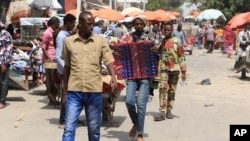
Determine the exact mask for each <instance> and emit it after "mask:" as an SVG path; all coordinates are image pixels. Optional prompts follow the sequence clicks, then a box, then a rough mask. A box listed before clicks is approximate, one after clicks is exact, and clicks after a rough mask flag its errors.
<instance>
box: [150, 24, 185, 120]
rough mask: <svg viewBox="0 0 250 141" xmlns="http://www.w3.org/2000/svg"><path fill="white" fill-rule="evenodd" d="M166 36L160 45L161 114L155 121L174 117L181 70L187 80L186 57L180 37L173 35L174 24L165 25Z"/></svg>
mask: <svg viewBox="0 0 250 141" xmlns="http://www.w3.org/2000/svg"><path fill="white" fill-rule="evenodd" d="M163 30H164V34H165V38H164V40H163V42H162V44H161V46H160V48H159V49H160V52H161V63H160V86H159V87H160V88H159V94H160V95H159V101H160V108H159V110H160V114H159V115H157V116H156V117H154V120H155V121H162V120H165V118H168V119H173V118H174V116H173V114H172V109H173V104H174V101H175V94H176V89H177V84H178V80H179V74H180V72H181V78H182V81H185V80H186V57H185V53H184V50H183V46H182V43H181V41H180V39H179V38H177V37H175V36H172V32H173V24H172V23H166V24H164V25H163Z"/></svg>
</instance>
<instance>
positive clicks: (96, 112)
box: [62, 91, 102, 141]
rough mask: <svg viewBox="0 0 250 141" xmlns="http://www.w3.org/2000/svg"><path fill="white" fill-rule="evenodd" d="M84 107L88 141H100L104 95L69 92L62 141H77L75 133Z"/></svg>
mask: <svg viewBox="0 0 250 141" xmlns="http://www.w3.org/2000/svg"><path fill="white" fill-rule="evenodd" d="M83 106H84V107H85V115H86V120H87V127H88V140H89V141H99V140H100V126H101V112H102V94H101V93H83V92H72V91H68V93H67V99H66V113H65V127H64V133H63V137H62V141H74V140H75V131H76V127H77V123H78V119H79V116H80V114H81V111H82V109H83Z"/></svg>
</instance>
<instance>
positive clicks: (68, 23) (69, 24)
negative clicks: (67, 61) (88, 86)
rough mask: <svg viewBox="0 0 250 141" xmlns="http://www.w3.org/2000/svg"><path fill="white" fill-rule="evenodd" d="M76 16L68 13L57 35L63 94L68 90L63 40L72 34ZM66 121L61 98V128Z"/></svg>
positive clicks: (57, 56) (57, 57)
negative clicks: (65, 79) (64, 80)
mask: <svg viewBox="0 0 250 141" xmlns="http://www.w3.org/2000/svg"><path fill="white" fill-rule="evenodd" d="M75 23H76V17H75V16H74V15H72V14H67V15H66V16H65V17H64V18H63V26H62V28H61V31H59V33H58V34H57V37H56V62H57V74H58V75H59V78H60V92H61V93H62V95H66V94H64V93H65V92H66V91H63V68H64V60H63V59H62V58H61V56H62V50H63V42H64V40H65V38H66V37H68V36H70V35H71V31H72V30H73V28H74V27H75ZM64 123H65V105H64V104H63V103H62V98H61V105H60V116H59V126H58V127H59V128H64Z"/></svg>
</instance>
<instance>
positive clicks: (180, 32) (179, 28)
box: [173, 23, 186, 46]
mask: <svg viewBox="0 0 250 141" xmlns="http://www.w3.org/2000/svg"><path fill="white" fill-rule="evenodd" d="M173 36H176V37H178V38H179V39H180V40H181V44H182V45H183V46H186V37H185V33H184V31H183V30H182V23H179V24H178V26H177V29H176V30H174V31H173Z"/></svg>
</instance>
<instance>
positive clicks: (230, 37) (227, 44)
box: [223, 25, 235, 58]
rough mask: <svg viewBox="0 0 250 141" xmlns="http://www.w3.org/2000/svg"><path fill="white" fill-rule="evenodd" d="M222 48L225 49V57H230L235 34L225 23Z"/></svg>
mask: <svg viewBox="0 0 250 141" xmlns="http://www.w3.org/2000/svg"><path fill="white" fill-rule="evenodd" d="M223 36H224V48H225V49H226V53H227V57H228V58H232V55H233V51H234V50H233V47H234V40H235V34H234V31H233V30H232V28H231V27H230V25H226V27H225V30H224V35H223Z"/></svg>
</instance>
